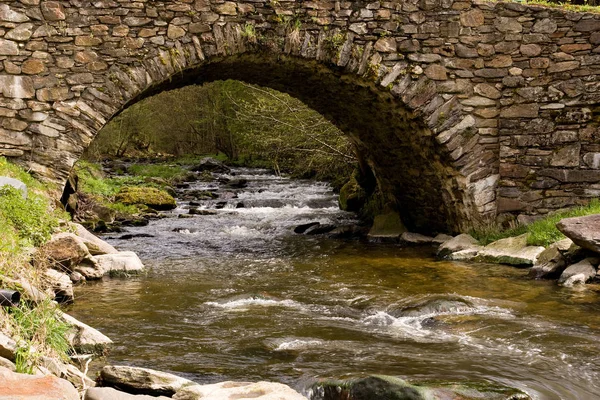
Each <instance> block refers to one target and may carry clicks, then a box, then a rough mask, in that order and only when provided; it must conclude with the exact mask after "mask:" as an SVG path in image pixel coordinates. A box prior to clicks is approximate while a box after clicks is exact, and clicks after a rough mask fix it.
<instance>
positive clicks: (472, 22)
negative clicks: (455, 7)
mask: <svg viewBox="0 0 600 400" xmlns="http://www.w3.org/2000/svg"><path fill="white" fill-rule="evenodd" d="M484 22H485V17H484V15H483V12H482V11H481V10H480V9H477V8H475V9H473V10H471V11H467V12H463V13H461V14H460V23H461V25H462V26H471V27H475V26H481V25H483V23H484Z"/></svg>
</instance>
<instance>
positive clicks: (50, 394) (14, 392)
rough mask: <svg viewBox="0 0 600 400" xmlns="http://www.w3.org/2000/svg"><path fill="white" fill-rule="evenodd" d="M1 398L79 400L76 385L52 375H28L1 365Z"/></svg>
mask: <svg viewBox="0 0 600 400" xmlns="http://www.w3.org/2000/svg"><path fill="white" fill-rule="evenodd" d="M0 399H7V400H41V399H45V400H79V394H78V393H77V390H76V389H75V387H74V386H73V385H72V384H70V383H69V382H68V381H66V380H64V379H60V378H57V377H55V376H52V375H46V376H40V375H26V374H19V373H16V372H12V371H10V370H9V369H7V368H2V367H0Z"/></svg>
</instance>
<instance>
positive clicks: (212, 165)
mask: <svg viewBox="0 0 600 400" xmlns="http://www.w3.org/2000/svg"><path fill="white" fill-rule="evenodd" d="M190 170H192V171H195V172H203V171H208V172H217V173H222V174H227V173H229V172H231V169H230V168H229V167H228V166H227V165H225V164H223V163H222V162H221V161H218V160H215V159H214V158H211V157H205V158H203V159H202V160H200V162H199V163H198V164H196V165H194V166H193V167H192V168H190Z"/></svg>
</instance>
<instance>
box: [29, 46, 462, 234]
mask: <svg viewBox="0 0 600 400" xmlns="http://www.w3.org/2000/svg"><path fill="white" fill-rule="evenodd" d="M113 73H114V72H113ZM109 79H111V78H110V75H109ZM226 79H235V80H240V81H244V82H247V83H252V84H257V85H260V86H265V87H269V88H272V89H275V90H279V91H281V92H285V93H288V94H290V95H292V96H294V97H296V98H298V99H300V100H302V101H303V102H304V103H305V104H307V105H308V106H309V107H311V108H313V109H314V110H316V111H318V112H319V113H321V114H322V115H324V116H325V117H326V118H328V119H329V120H330V121H331V122H332V123H334V124H335V125H336V126H337V127H339V128H340V129H341V130H342V131H343V132H344V133H346V134H347V135H349V137H350V139H351V140H352V141H353V142H354V143H355V144H356V148H357V152H358V153H359V156H360V157H362V159H363V160H366V162H367V163H368V164H369V165H370V166H371V168H372V170H373V172H374V174H375V176H376V178H377V182H378V184H379V187H380V189H381V191H382V192H384V193H385V194H386V197H387V198H388V199H389V201H390V204H389V205H390V206H391V208H393V209H395V210H397V211H398V212H399V213H400V215H401V217H402V219H403V222H404V223H405V224H406V226H407V227H408V228H409V229H411V230H414V231H419V232H427V233H435V232H452V231H457V230H460V227H461V224H464V222H465V220H468V218H469V210H467V205H468V200H467V201H465V198H466V193H465V192H464V190H463V188H461V187H460V178H457V176H458V174H457V172H456V171H455V170H454V168H453V167H452V166H451V161H450V159H449V158H448V157H447V156H445V155H444V154H443V151H442V148H441V146H440V145H439V144H438V143H437V142H436V140H435V137H434V136H433V134H432V132H431V130H430V129H429V128H427V126H426V125H425V123H424V121H423V118H422V116H419V115H416V114H415V113H413V112H410V111H409V110H408V109H407V107H406V106H404V105H403V104H402V101H400V100H399V99H398V98H397V97H395V96H394V95H393V94H392V93H391V92H390V90H389V89H386V88H382V87H379V86H376V85H375V84H373V83H372V82H368V81H367V80H365V79H362V78H359V77H357V76H356V75H350V74H347V73H344V71H343V70H342V69H340V68H336V67H332V66H325V65H324V64H322V63H319V62H317V61H314V60H305V59H301V58H298V57H292V56H281V55H272V54H265V53H245V54H240V55H233V56H227V57H218V58H213V59H211V60H210V61H207V62H204V63H201V64H198V65H195V66H193V67H191V68H187V69H185V70H181V71H178V72H176V73H174V74H172V76H170V77H169V79H166V80H163V81H162V82H160V83H159V84H154V85H152V86H150V87H148V88H147V89H146V90H143V91H140V92H139V93H137V94H136V95H135V96H133V97H131V98H130V99H129V101H127V102H125V101H123V102H122V103H123V104H122V106H121V107H120V108H119V110H116V111H115V110H114V109H113V110H110V109H105V110H102V109H101V108H98V110H97V112H99V113H102V114H105V115H106V113H107V112H111V113H112V115H111V117H110V118H114V116H116V115H118V113H120V112H121V111H122V110H124V109H126V108H127V107H128V106H130V105H132V104H134V103H136V102H137V101H140V100H141V99H143V98H146V97H148V96H151V95H153V94H157V93H159V92H161V91H165V90H172V89H175V88H178V87H182V86H186V85H190V84H203V83H208V82H212V81H216V80H226ZM112 80H113V81H116V79H114V78H113V79H112ZM95 95H96V96H100V95H99V94H98V93H95ZM84 97H85V96H84ZM94 104H100V103H99V102H97V101H96V102H95V103H94ZM113 104H114V103H113ZM105 106H106V105H105ZM84 114H85V113H82V114H81V116H83V117H85V115H84ZM81 116H80V117H81ZM88 117H89V115H88V116H87V117H86V118H88ZM110 118H108V119H99V118H97V119H96V121H93V123H94V126H95V129H94V130H93V131H92V130H90V129H87V130H86V131H87V132H84V134H83V135H80V136H79V139H75V140H70V141H67V142H65V144H64V145H63V146H62V149H61V150H60V151H58V150H52V143H50V141H49V143H48V144H47V146H44V145H43V144H41V145H40V146H39V147H37V149H38V150H34V157H35V158H36V159H38V160H40V159H43V158H48V157H49V158H53V159H55V160H62V162H64V163H71V165H72V163H73V162H74V160H72V159H71V160H70V159H67V158H65V157H64V154H67V155H69V156H75V157H76V158H77V157H79V156H80V155H81V153H82V152H83V151H84V150H85V148H86V147H87V145H88V144H89V143H90V142H91V140H93V137H94V135H95V132H97V131H98V130H100V128H101V127H102V126H101V124H100V122H102V124H105V123H107V122H108V121H109V120H110ZM75 120H76V119H75ZM90 123H91V121H86V124H85V125H87V126H90ZM42 140H43V138H42ZM55 152H58V153H61V154H56V153H55ZM39 162H40V161H38V163H39Z"/></svg>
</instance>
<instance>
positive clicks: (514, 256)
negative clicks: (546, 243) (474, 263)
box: [477, 234, 545, 266]
mask: <svg viewBox="0 0 600 400" xmlns="http://www.w3.org/2000/svg"><path fill="white" fill-rule="evenodd" d="M527 236H528V234H523V235H520V236H516V237H509V238H506V239H500V240H497V241H495V242H493V243H490V244H488V245H487V246H485V247H484V248H483V249H482V250H481V251H480V252H479V254H478V255H477V259H478V261H483V262H493V263H498V264H508V265H514V266H528V265H533V264H535V261H536V260H537V258H538V256H539V255H540V254H541V253H542V252H543V251H544V250H545V249H544V248H543V247H541V246H527Z"/></svg>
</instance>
